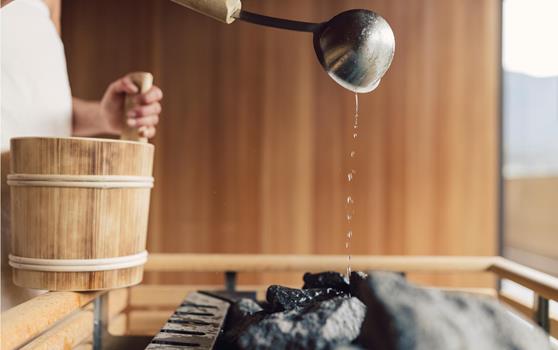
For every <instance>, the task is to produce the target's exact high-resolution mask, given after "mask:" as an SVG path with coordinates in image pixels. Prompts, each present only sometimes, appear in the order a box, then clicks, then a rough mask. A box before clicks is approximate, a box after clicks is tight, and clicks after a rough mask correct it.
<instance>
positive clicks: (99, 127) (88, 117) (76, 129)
mask: <svg viewBox="0 0 558 350" xmlns="http://www.w3.org/2000/svg"><path fill="white" fill-rule="evenodd" d="M72 105H73V108H72V110H73V116H72V124H73V126H72V134H73V135H74V136H94V135H100V134H115V133H116V131H115V130H113V128H112V127H111V126H110V125H109V123H108V122H107V121H106V120H105V119H104V118H101V117H100V111H101V107H100V103H99V102H98V101H85V100H82V99H79V98H75V97H74V98H73V99H72Z"/></svg>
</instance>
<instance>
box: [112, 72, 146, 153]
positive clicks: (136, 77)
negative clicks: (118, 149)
mask: <svg viewBox="0 0 558 350" xmlns="http://www.w3.org/2000/svg"><path fill="white" fill-rule="evenodd" d="M128 77H130V79H131V80H132V82H133V83H134V84H135V85H136V86H137V87H138V90H139V93H140V94H143V93H145V92H147V91H148V90H149V89H151V87H152V86H153V75H152V74H151V73H147V72H134V73H130V74H129V75H128ZM134 96H136V95H127V96H126V102H125V103H124V116H123V118H124V127H123V128H122V134H121V135H120V139H121V140H127V141H139V142H147V138H146V137H143V136H141V135H140V133H139V131H140V129H138V128H133V127H130V126H128V123H126V121H127V119H128V116H127V113H128V111H129V110H130V108H132V106H133V105H134V103H133V98H134Z"/></svg>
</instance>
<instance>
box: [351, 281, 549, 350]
mask: <svg viewBox="0 0 558 350" xmlns="http://www.w3.org/2000/svg"><path fill="white" fill-rule="evenodd" d="M360 277H361V276H360ZM360 277H358V276H355V277H353V276H351V286H352V289H353V293H354V295H355V296H356V297H358V298H359V299H360V300H361V301H362V302H363V303H364V304H366V306H367V312H366V317H365V320H364V322H363V323H362V328H361V330H360V335H359V337H358V339H357V343H358V344H360V345H361V346H363V347H364V348H367V349H375V350H419V349H432V350H438V349H480V350H489V349H490V350H500V349H501V350H512V349H513V350H535V349H536V350H544V349H550V345H549V343H548V338H547V337H546V336H545V334H544V333H543V331H542V330H541V329H540V328H538V327H533V328H531V327H529V326H527V325H526V324H525V322H524V321H522V320H520V319H519V317H518V316H514V315H512V313H511V312H510V310H508V308H507V307H504V306H503V305H501V304H499V303H498V302H497V301H495V300H494V299H492V298H489V297H482V296H477V295H472V294H467V293H458V292H444V291H441V290H436V289H424V288H418V287H415V286H413V285H411V284H409V283H407V282H406V281H405V279H404V278H403V277H401V276H400V275H398V274H394V273H389V272H371V273H370V275H369V276H368V278H365V279H362V278H360Z"/></svg>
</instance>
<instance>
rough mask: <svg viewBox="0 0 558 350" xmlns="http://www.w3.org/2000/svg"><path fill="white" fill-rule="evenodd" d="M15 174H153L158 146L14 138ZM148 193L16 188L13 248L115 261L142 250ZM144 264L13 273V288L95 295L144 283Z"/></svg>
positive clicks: (44, 255) (27, 253) (25, 253)
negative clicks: (99, 290)
mask: <svg viewBox="0 0 558 350" xmlns="http://www.w3.org/2000/svg"><path fill="white" fill-rule="evenodd" d="M11 154H12V157H11V171H12V174H46V175H57V174H64V175H135V176H150V175H151V171H152V162H153V146H152V145H149V144H143V143H135V142H124V141H110V140H99V139H84V138H20V139H15V140H14V139H12V145H11ZM149 196H150V188H114V189H100V188H67V187H34V186H11V201H12V210H11V214H12V220H11V225H12V227H11V233H12V238H13V239H12V249H11V252H12V254H13V255H15V256H19V257H24V258H37V259H96V258H115V257H119V256H127V255H133V254H137V253H140V252H142V251H144V250H145V241H146V230H147V219H148V209H149ZM142 272H143V268H142V266H137V267H129V268H123V269H116V270H107V271H98V272H40V271H33V270H22V269H14V271H13V276H14V283H15V284H17V285H19V286H22V287H28V288H37V289H47V290H74V291H76V290H95V289H106V288H117V287H124V286H129V285H133V284H137V283H139V282H140V281H141V278H142Z"/></svg>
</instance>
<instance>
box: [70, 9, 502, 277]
mask: <svg viewBox="0 0 558 350" xmlns="http://www.w3.org/2000/svg"><path fill="white" fill-rule="evenodd" d="M500 5H501V1H499V0H416V1H407V0H362V1H357V0H355V1H353V0H307V1H298V0H281V1H257V0H245V1H243V8H245V9H247V10H251V11H254V12H259V13H263V14H267V15H273V16H280V17H285V18H292V19H301V20H307V21H321V20H325V19H328V18H330V17H332V16H333V15H334V14H336V13H338V12H340V11H343V10H346V9H349V8H357V7H360V8H370V9H373V10H374V11H376V12H378V13H380V14H381V15H382V16H383V17H384V18H386V20H387V21H388V22H389V23H390V25H391V26H392V28H393V30H394V33H395V36H396V42H397V44H396V52H395V58H394V61H393V64H392V66H391V68H390V70H389V71H388V72H387V74H386V76H385V77H384V79H382V83H381V85H380V87H379V88H378V89H377V90H376V91H375V92H374V93H372V94H369V95H362V96H360V129H359V137H358V142H357V145H356V147H355V150H356V152H357V153H356V158H355V161H354V169H355V170H356V171H357V174H356V176H355V180H354V182H353V183H352V188H351V189H349V188H348V185H347V181H346V174H347V172H348V170H349V166H350V164H349V161H348V159H349V157H348V154H349V152H350V151H351V149H352V146H351V142H352V138H351V133H352V131H351V128H352V117H353V112H354V95H353V94H351V93H349V92H348V91H345V90H344V89H342V88H341V87H339V86H338V85H337V84H335V82H333V81H331V79H330V78H329V77H328V76H327V75H326V74H325V73H324V72H323V71H322V68H321V67H320V65H319V63H318V62H317V60H316V58H315V54H314V52H313V49H312V39H311V36H310V35H307V34H303V33H295V32H287V31H280V30H275V29H268V28H262V27H258V26H254V25H250V24H246V23H241V22H239V21H237V22H234V23H233V24H231V25H224V24H221V23H218V22H216V21H214V20H212V19H210V18H206V17H204V16H201V15H199V14H197V13H194V12H192V11H189V10H187V9H183V8H181V7H180V6H177V5H176V4H173V3H172V2H170V1H150V0H120V1H109V0H97V1H88V0H72V1H66V2H64V3H63V16H62V18H63V40H64V43H65V47H66V52H67V57H68V64H69V70H70V71H69V72H70V79H71V83H72V89H73V92H74V94H75V95H76V96H79V97H84V98H99V97H100V96H101V94H102V92H103V91H104V89H105V87H106V85H107V84H108V83H109V82H111V81H112V80H113V79H114V78H115V77H118V76H120V75H122V74H126V73H127V72H129V71H131V70H149V71H151V72H152V73H153V74H154V76H155V77H156V84H157V85H159V86H160V87H161V88H162V89H163V91H164V94H165V100H164V102H163V113H162V119H161V123H160V125H159V127H158V132H157V137H156V138H155V141H154V142H155V144H156V146H157V150H156V157H155V158H156V160H155V178H156V180H157V183H156V186H155V188H154V191H153V197H152V207H151V217H150V233H149V236H148V248H149V250H150V251H151V252H166V253H181V252H184V253H265V254H345V253H346V250H345V233H346V230H347V225H346V221H345V207H344V206H345V199H346V196H347V194H348V193H349V190H350V191H352V194H353V197H354V199H355V209H356V214H355V217H354V221H353V231H354V235H353V239H352V248H351V251H352V253H353V254H355V255H359V254H394V255H408V254H422V255H494V254H496V253H497V235H496V231H497V217H498V215H497V198H498V187H497V174H498V127H499V125H498V104H499V103H498V101H499V96H498V84H499V83H498V82H499V80H498V79H499V78H498V74H499V70H500V61H499V58H498V57H499V54H498V52H499V47H500V43H499V11H500ZM137 23H142V25H141V26H137V25H136V24H137ZM421 278H423V281H424V282H428V283H438V284H440V285H457V284H463V283H465V284H469V285H477V284H478V282H479V281H482V282H484V283H485V284H486V286H489V285H491V284H490V280H487V279H485V278H484V277H481V280H479V277H478V276H474V275H456V276H438V275H436V276H430V277H429V278H426V277H421ZM299 279H300V276H299V274H298V273H296V274H289V275H286V276H284V275H281V276H275V275H266V274H252V275H250V274H247V275H243V276H241V282H242V283H250V284H260V283H261V284H266V283H271V282H273V283H286V284H288V283H293V282H298V281H299ZM146 280H147V281H149V282H153V283H200V284H201V283H218V282H220V276H213V275H208V274H205V275H203V274H195V273H189V274H186V273H178V272H177V273H164V274H163V273H150V274H148V275H146Z"/></svg>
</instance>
